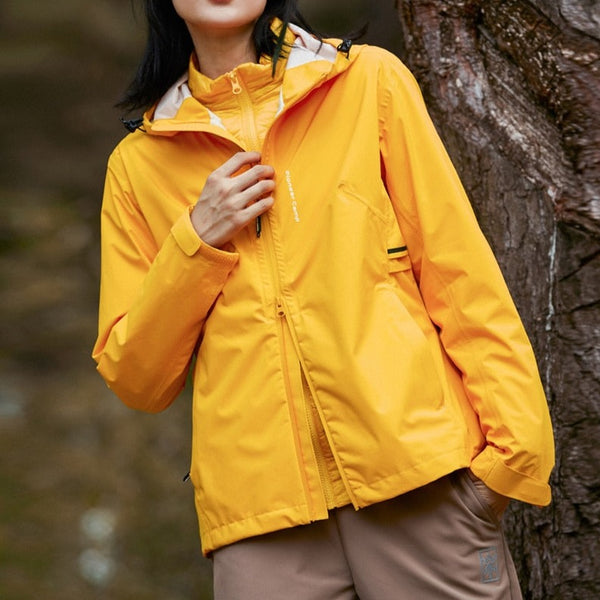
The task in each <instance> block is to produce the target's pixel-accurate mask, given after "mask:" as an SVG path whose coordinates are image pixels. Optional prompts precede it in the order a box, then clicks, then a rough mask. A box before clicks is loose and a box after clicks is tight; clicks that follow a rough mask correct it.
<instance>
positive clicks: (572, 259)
mask: <svg viewBox="0 0 600 600" xmlns="http://www.w3.org/2000/svg"><path fill="white" fill-rule="evenodd" d="M398 9H399V15H400V20H401V24H402V28H403V31H404V43H405V46H406V55H405V57H404V58H405V60H406V62H407V63H408V66H409V67H410V68H411V69H412V71H413V73H415V75H416V77H417V79H418V80H419V82H420V84H421V87H422V89H423V92H424V95H425V99H426V102H427V104H428V106H429V109H430V112H431V114H432V117H433V120H434V122H435V123H436V126H437V127H438V131H439V132H440V134H441V136H442V138H443V139H444V141H445V143H446V146H447V147H448V150H449V152H450V154H451V156H452V158H453V160H454V163H455V165H456V167H457V169H458V171H459V174H460V175H461V178H462V180H463V183H464V185H465V187H466V189H467V192H468V193H469V195H470V197H471V200H472V202H473V205H474V208H475V211H476V213H477V215H478V218H479V221H480V223H481V226H482V229H483V230H484V233H485V234H486V236H487V237H488V240H489V241H490V244H491V245H492V248H493V249H494V251H495V253H496V256H497V258H498V260H499V262H500V265H501V267H502V269H503V272H504V274H505V277H506V279H507V282H508V285H509V287H510V288H511V291H512V293H513V296H514V298H515V302H516V304H517V306H518V308H519V311H520V313H521V315H522V317H523V320H524V322H525V326H526V328H527V330H528V332H529V334H530V337H531V339H532V342H533V345H534V348H535V351H536V354H537V357H538V361H539V365H540V370H541V374H542V378H543V380H544V384H545V387H546V391H547V395H548V400H549V403H550V407H551V411H552V416H553V422H554V426H555V433H556V442H557V455H556V458H557V466H556V469H555V471H554V473H553V476H552V485H553V491H554V502H553V504H552V506H551V507H549V508H546V509H539V508H535V507H528V506H525V505H515V506H513V507H512V508H511V509H510V510H509V512H508V514H507V517H506V525H507V530H508V533H509V537H510V539H511V543H512V549H513V556H514V558H515V562H516V565H517V569H518V571H519V575H520V578H521V582H522V586H523V592H524V596H525V597H526V598H529V599H532V600H537V599H542V598H543V599H544V600H549V599H556V600H570V599H573V600H587V599H590V600H591V599H592V598H594V599H595V598H598V597H600V596H599V592H600V583H599V580H598V579H599V578H598V575H597V573H599V572H600V536H599V535H598V526H599V524H600V497H599V494H598V490H599V489H600V469H599V468H598V465H599V464H600V452H599V450H598V442H597V439H598V435H599V434H600V419H599V413H600V411H599V399H600V316H599V315H600V311H599V307H600V4H599V3H597V2H595V3H594V2H591V1H590V0H558V1H557V0H530V1H526V0H507V1H505V2H495V1H494V0H457V1H450V0H400V2H399V3H398Z"/></svg>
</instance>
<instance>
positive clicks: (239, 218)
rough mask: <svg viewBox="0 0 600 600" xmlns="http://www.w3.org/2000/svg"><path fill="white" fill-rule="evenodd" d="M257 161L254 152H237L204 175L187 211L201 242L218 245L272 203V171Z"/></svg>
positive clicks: (257, 157) (273, 187)
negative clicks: (196, 198) (193, 200)
mask: <svg viewBox="0 0 600 600" xmlns="http://www.w3.org/2000/svg"><path fill="white" fill-rule="evenodd" d="M259 162H260V154H259V153H258V152H238V153H237V154H235V155H234V156H232V157H231V158H230V159H229V160H228V161H227V162H225V163H223V164H222V165H221V166H220V167H219V168H218V169H215V170H214V171H213V172H212V173H211V174H210V175H209V176H208V178H207V180H206V185H205V186H204V189H203V190H202V193H201V194H200V198H199V199H198V202H197V203H196V206H195V207H194V209H193V211H192V214H191V218H192V225H193V226H194V229H195V230H196V233H197V234H198V235H199V236H200V238H201V239H202V240H203V241H204V242H205V243H207V244H209V245H211V246H213V247H214V248H220V247H221V246H223V245H224V244H225V243H227V242H228V241H229V240H231V238H233V236H234V235H235V234H236V233H237V232H238V231H240V230H241V229H243V228H244V227H246V225H248V224H249V223H251V222H252V221H253V220H254V219H256V217H258V216H259V215H262V214H263V213H264V212H266V211H267V210H269V209H270V208H271V206H273V197H272V196H271V195H270V194H271V193H272V192H273V190H274V189H275V181H274V180H273V178H274V177H275V171H274V169H273V167H270V166H268V165H261V164H259ZM244 167H249V168H248V169H247V170H245V171H244V172H243V173H240V174H239V175H236V173H238V171H240V169H243V168H244Z"/></svg>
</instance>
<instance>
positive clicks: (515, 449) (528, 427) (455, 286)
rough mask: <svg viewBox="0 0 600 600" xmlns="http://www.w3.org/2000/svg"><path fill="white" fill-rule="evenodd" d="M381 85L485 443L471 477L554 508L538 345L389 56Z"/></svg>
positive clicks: (401, 181)
mask: <svg viewBox="0 0 600 600" xmlns="http://www.w3.org/2000/svg"><path fill="white" fill-rule="evenodd" d="M379 85H380V88H379V90H380V92H379V93H380V98H381V107H382V109H381V113H380V131H381V152H382V159H383V164H384V172H385V179H386V185H387V188H388V191H389V192H390V196H391V198H392V202H393V204H394V210H395V212H396V215H397V219H398V222H399V225H400V228H401V230H402V232H403V234H404V237H405V238H406V243H407V246H408V249H409V254H410V257H411V260H412V263H413V268H414V271H415V275H416V278H417V280H418V282H419V287H420V290H421V294H422V297H423V301H424V303H425V306H426V309H427V311H428V313H429V315H430V318H431V320H432V322H433V323H434V324H435V325H436V326H437V328H438V329H439V332H440V338H441V341H442V344H443V346H444V349H445V351H446V352H447V354H448V355H449V357H450V358H451V360H452V361H453V362H454V364H455V365H456V367H457V368H458V369H459V371H460V373H461V375H462V380H463V385H464V388H465V391H466V394H467V397H468V399H469V402H470V403H471V406H472V408H473V410H474V411H475V412H476V414H477V415H478V418H479V422H480V426H481V430H482V432H483V435H484V437H485V439H486V441H487V445H486V446H485V448H484V449H483V451H482V452H481V453H480V454H479V455H478V456H476V457H475V458H474V460H473V462H472V465H471V469H472V471H473V472H474V474H475V475H476V476H477V477H479V478H481V479H482V480H483V481H484V482H485V483H486V484H487V485H488V487H490V488H492V489H493V490H495V491H497V492H499V493H501V494H504V495H506V496H509V497H512V498H516V499H519V500H523V501H525V502H529V503H532V504H537V505H546V504H548V503H549V502H550V488H549V486H548V477H549V475H550V471H551V470H552V467H553V464H554V442H553V433H552V425H551V422H550V416H549V411H548V406H547V403H546V399H545V396H544V391H543V388H542V384H541V381H540V377H539V374H538V370H537V366H536V361H535V357H534V355H533V351H532V348H531V345H530V342H529V340H528V338H527V335H526V333H525V331H524V328H523V325H522V323H521V320H520V318H519V316H518V314H517V311H516V309H515V306H514V304H513V302H512V299H511V297H510V295H509V292H508V290H507V287H506V285H505V283H504V280H503V277H502V274H501V272H500V269H499V267H498V265H497V263H496V260H495V258H494V256H493V255H492V252H491V250H490V248H489V245H488V244H487V242H486V240H485V238H484V237H483V234H482V233H481V231H480V229H479V226H478V224H477V222H476V219H475V216H474V213H473V211H472V208H471V205H470V203H469V201H468V199H467V197H466V195H465V192H464V190H463V187H462V185H461V183H460V181H459V179H458V176H457V174H456V172H455V170H454V167H453V166H452V163H451V162H450V159H449V157H448V155H447V153H446V151H445V149H444V147H443V145H442V142H441V140H440V139H439V137H438V135H437V133H436V131H435V128H434V126H433V124H432V122H431V120H430V118H429V116H428V113H427V110H426V108H425V105H424V102H423V99H422V97H421V93H420V90H419V88H418V86H417V83H416V81H415V80H414V78H413V76H412V75H411V73H410V72H409V71H408V70H407V69H406V67H404V65H402V64H401V63H400V61H398V60H397V59H395V57H391V56H390V57H389V59H387V61H386V62H385V63H384V66H383V67H382V68H381V70H380V84H379Z"/></svg>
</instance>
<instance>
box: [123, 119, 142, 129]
mask: <svg viewBox="0 0 600 600" xmlns="http://www.w3.org/2000/svg"><path fill="white" fill-rule="evenodd" d="M143 122H144V119H143V118H142V117H139V118H137V119H124V118H123V117H121V123H123V126H124V127H125V129H127V131H129V133H133V132H134V131H135V130H136V129H139V130H141V131H143V129H142V124H143Z"/></svg>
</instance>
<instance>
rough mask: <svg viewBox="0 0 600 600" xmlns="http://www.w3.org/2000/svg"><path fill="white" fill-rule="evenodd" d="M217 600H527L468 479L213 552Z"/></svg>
mask: <svg viewBox="0 0 600 600" xmlns="http://www.w3.org/2000/svg"><path fill="white" fill-rule="evenodd" d="M214 590H215V600H280V599H281V600H284V599H285V600H357V599H359V600H451V599H452V600H520V599H521V592H520V590H519V584H518V581H517V577H516V572H515V569H514V565H513V562H512V559H511V557H510V554H509V551H508V548H507V545H506V542H505V539H504V535H503V533H502V528H501V525H500V522H499V520H498V518H497V516H496V515H495V513H494V511H493V510H492V507H491V506H490V504H489V503H488V502H487V501H486V499H485V498H484V497H483V495H482V494H481V493H480V492H479V491H478V490H477V488H476V486H475V483H474V482H473V481H472V479H471V478H470V477H469V476H468V474H467V471H466V470H461V471H457V472H456V473H452V474H451V475H448V476H447V477H443V478H441V479H439V480H438V481H435V482H433V483H431V484H429V485H426V486H424V487H423V488H420V489H418V490H415V491H413V492H409V493H407V494H404V495H402V496H399V497H398V498H394V499H393V500H389V501H387V502H381V503H380V504H376V505H374V506H370V507H368V508H365V509H362V510H360V511H355V510H354V509H353V508H352V507H345V508H341V509H336V510H334V511H332V512H331V513H330V518H329V519H328V520H326V521H318V522H315V523H312V524H310V525H305V526H302V527H295V528H292V529H286V530H282V531H277V532H275V533H269V534H266V535H263V536H259V537H255V538H251V539H248V540H243V541H241V542H237V543H235V544H232V545H231V546H227V547H225V548H221V549H220V550H217V551H216V552H215V553H214Z"/></svg>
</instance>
